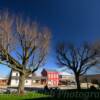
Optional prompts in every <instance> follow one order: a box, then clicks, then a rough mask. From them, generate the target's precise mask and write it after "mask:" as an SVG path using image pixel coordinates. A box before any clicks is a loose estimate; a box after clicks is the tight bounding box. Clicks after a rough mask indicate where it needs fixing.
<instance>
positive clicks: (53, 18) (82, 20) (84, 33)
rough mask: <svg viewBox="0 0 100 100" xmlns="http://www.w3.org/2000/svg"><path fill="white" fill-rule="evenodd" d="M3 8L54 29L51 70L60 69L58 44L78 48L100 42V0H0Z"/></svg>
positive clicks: (50, 59)
mask: <svg viewBox="0 0 100 100" xmlns="http://www.w3.org/2000/svg"><path fill="white" fill-rule="evenodd" d="M0 9H9V11H11V12H13V13H15V14H23V16H26V17H27V16H29V17H31V19H32V20H35V21H37V22H38V23H40V25H43V26H47V27H49V28H50V29H51V31H52V40H51V50H50V56H49V59H48V61H47V64H46V66H48V67H56V66H57V65H56V64H55V63H56V61H55V57H54V56H55V53H54V47H55V44H56V43H57V42H58V41H65V40H66V41H72V42H74V43H75V44H76V45H77V44H79V43H81V42H83V41H89V42H91V41H95V40H97V39H100V0H0ZM2 71H4V69H2Z"/></svg>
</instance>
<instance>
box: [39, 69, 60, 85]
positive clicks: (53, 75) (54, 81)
mask: <svg viewBox="0 0 100 100" xmlns="http://www.w3.org/2000/svg"><path fill="white" fill-rule="evenodd" d="M41 75H42V76H43V77H47V80H44V81H45V82H46V83H47V84H48V85H49V86H58V84H59V72H57V71H55V70H46V69H43V70H42V72H41Z"/></svg>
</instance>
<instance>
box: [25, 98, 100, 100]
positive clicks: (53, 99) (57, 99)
mask: <svg viewBox="0 0 100 100" xmlns="http://www.w3.org/2000/svg"><path fill="white" fill-rule="evenodd" d="M24 100H100V98H97V99H94V98H91V99H90V98H88V99H84V98H65V99H64V98H53V97H41V98H33V99H24Z"/></svg>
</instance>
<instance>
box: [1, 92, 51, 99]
mask: <svg viewBox="0 0 100 100" xmlns="http://www.w3.org/2000/svg"><path fill="white" fill-rule="evenodd" d="M49 97H50V96H49V95H45V94H40V93H35V92H32V93H31V92H30V93H27V94H24V95H17V94H0V100H33V99H38V98H49Z"/></svg>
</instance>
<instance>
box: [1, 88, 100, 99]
mask: <svg viewBox="0 0 100 100" xmlns="http://www.w3.org/2000/svg"><path fill="white" fill-rule="evenodd" d="M91 93H92V94H91ZM47 94H48V93H47V92H46V93H42V92H41V93H36V92H28V93H26V94H24V95H17V94H0V100H100V90H95V91H91V90H80V91H77V90H65V91H64V90H61V91H60V92H56V94H55V95H52V94H51V95H52V97H51V96H50V95H49V94H48V95H47ZM53 94H54V93H53ZM88 94H89V95H88ZM89 96H90V97H89Z"/></svg>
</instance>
